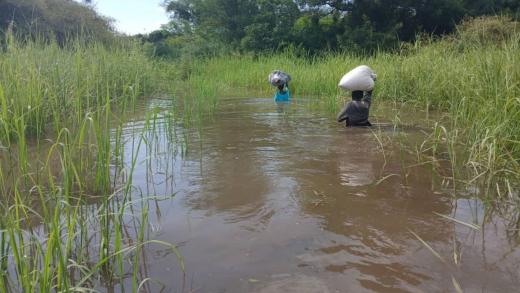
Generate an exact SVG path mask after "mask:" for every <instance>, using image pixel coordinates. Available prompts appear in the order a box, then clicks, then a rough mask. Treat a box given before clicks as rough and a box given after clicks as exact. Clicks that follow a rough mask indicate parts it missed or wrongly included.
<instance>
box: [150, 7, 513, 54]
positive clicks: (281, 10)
mask: <svg viewBox="0 0 520 293" xmlns="http://www.w3.org/2000/svg"><path fill="white" fill-rule="evenodd" d="M164 7H165V9H166V11H167V12H168V13H169V14H170V17H171V21H170V22H169V23H168V24H165V25H164V26H163V28H162V29H161V30H158V31H155V32H152V33H150V34H149V35H146V36H141V37H142V38H143V40H144V41H146V42H147V43H148V44H149V47H150V50H152V51H153V54H155V55H157V56H170V57H172V56H173V57H176V56H180V55H182V54H186V53H190V54H196V55H197V54H202V55H204V54H218V53H220V52H223V51H224V52H225V51H240V52H254V53H261V52H272V51H277V50H284V49H286V48H289V47H290V48H295V49H297V50H298V49H300V50H301V51H304V52H307V53H311V54H316V53H320V52H330V51H350V52H355V53H371V52H374V51H376V50H392V49H395V48H397V47H398V46H399V44H400V43H401V42H410V41H414V40H415V38H416V37H417V36H418V35H421V34H426V35H430V36H441V35H444V34H448V33H451V32H452V31H453V30H454V29H455V26H456V25H457V24H458V23H459V22H460V21H461V20H462V19H464V18H465V17H468V16H469V17H475V16H481V15H495V14H506V15H509V16H511V17H513V18H514V19H519V18H520V1H518V0H435V1H430V0H165V1H164Z"/></svg>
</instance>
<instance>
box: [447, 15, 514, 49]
mask: <svg viewBox="0 0 520 293" xmlns="http://www.w3.org/2000/svg"><path fill="white" fill-rule="evenodd" d="M519 32H520V23H519V22H517V21H513V20H512V19H511V18H509V17H507V16H487V17H477V18H469V19H466V20H464V21H463V22H462V23H461V24H460V25H459V26H458V27H457V34H456V35H455V38H456V40H457V41H458V42H459V44H460V45H462V46H472V45H483V44H486V45H488V44H496V45H500V44H503V43H504V42H505V41H508V40H510V39H512V38H514V37H516V36H517V35H518V33H519Z"/></svg>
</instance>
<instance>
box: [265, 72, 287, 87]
mask: <svg viewBox="0 0 520 293" xmlns="http://www.w3.org/2000/svg"><path fill="white" fill-rule="evenodd" d="M268 79H269V82H270V83H271V84H272V85H273V86H280V85H284V84H287V83H288V82H289V81H291V76H290V75H289V74H287V73H285V72H283V71H281V70H275V71H273V72H271V74H269V77H268Z"/></svg>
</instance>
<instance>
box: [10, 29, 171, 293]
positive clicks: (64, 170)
mask: <svg viewBox="0 0 520 293" xmlns="http://www.w3.org/2000/svg"><path fill="white" fill-rule="evenodd" d="M7 39H8V43H7V46H6V48H5V50H4V51H3V52H0V184H1V185H0V186H1V187H0V192H1V195H2V200H1V201H0V291H2V292H54V291H56V292H58V291H67V292H68V291H91V290H95V289H100V288H102V287H105V286H106V287H109V286H111V285H110V284H112V286H116V284H118V285H117V286H120V287H119V288H121V290H124V284H125V282H124V281H125V280H126V281H127V284H128V283H130V284H132V285H131V286H130V287H129V288H127V290H131V291H133V292H137V290H138V287H139V284H142V282H146V280H147V278H148V276H145V274H143V273H141V271H142V270H143V267H142V266H140V265H139V262H140V259H141V257H142V254H141V253H140V250H141V249H143V247H144V246H146V245H148V244H150V243H155V244H160V245H165V246H167V247H169V248H170V249H172V250H173V251H174V252H175V253H176V254H177V255H179V254H178V252H177V251H176V247H175V246H173V245H171V244H168V243H164V242H160V241H155V240H150V239H148V236H147V234H146V231H147V222H148V218H147V215H148V201H150V200H154V201H156V200H157V199H156V198H154V197H153V196H150V195H147V194H135V192H134V191H133V190H132V188H131V187H132V180H131V178H132V174H133V170H134V168H135V164H136V157H133V158H132V159H131V163H130V165H126V166H125V165H124V164H123V163H122V162H123V159H124V155H125V154H124V152H123V151H122V148H123V142H122V140H121V131H120V129H121V125H122V124H123V123H125V122H126V120H127V114H126V113H132V112H133V111H134V105H135V103H136V101H137V100H138V99H139V98H140V97H142V96H147V95H152V94H154V93H155V92H156V91H157V90H160V89H161V88H164V87H163V86H164V84H163V83H162V81H163V80H162V78H164V72H162V71H160V67H161V65H160V64H158V63H157V62H155V61H153V60H150V59H149V58H147V57H146V56H145V54H144V53H143V52H142V51H141V47H140V45H138V44H135V43H132V42H121V43H120V44H116V45H113V47H106V46H103V45H101V44H96V43H90V44H87V43H84V42H82V41H81V40H76V41H75V42H72V43H70V44H68V45H67V46H66V47H60V46H58V45H57V44H55V43H44V42H38V41H17V40H16V38H14V37H12V36H8V37H7ZM162 68H164V67H162ZM165 90H166V89H165ZM155 119H157V117H156V116H148V119H147V123H145V127H144V129H142V130H141V131H143V132H149V131H151V129H152V125H153V124H154V123H155V122H154V121H155ZM112 129H116V131H115V133H114V132H112ZM118 129H119V131H117V130H118ZM136 139H137V140H138V143H137V144H136V146H137V148H139V147H140V146H141V145H142V144H145V143H146V142H145V138H144V137H143V136H142V135H141V136H139V135H136ZM136 151H138V150H136ZM130 227H133V229H129V228H130ZM129 231H133V232H129ZM179 257H180V255H179ZM128 261H129V262H132V263H133V264H132V265H128V264H127V262H128ZM143 276H144V277H143Z"/></svg>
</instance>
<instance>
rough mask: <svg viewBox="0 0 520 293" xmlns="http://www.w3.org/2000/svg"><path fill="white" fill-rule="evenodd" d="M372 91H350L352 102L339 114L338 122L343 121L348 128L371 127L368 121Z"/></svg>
mask: <svg viewBox="0 0 520 293" xmlns="http://www.w3.org/2000/svg"><path fill="white" fill-rule="evenodd" d="M371 102H372V91H367V92H363V91H352V101H350V102H348V103H347V104H346V105H345V107H343V109H342V110H341V111H340V112H339V114H338V117H337V120H338V122H343V121H345V125H346V126H347V127H349V126H372V124H370V121H368V114H369V110H370V103H371Z"/></svg>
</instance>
